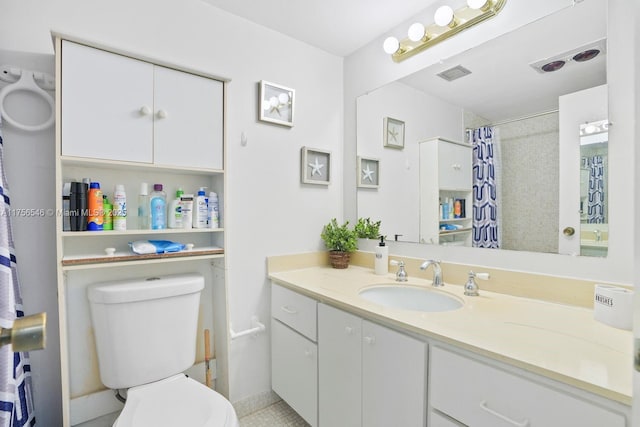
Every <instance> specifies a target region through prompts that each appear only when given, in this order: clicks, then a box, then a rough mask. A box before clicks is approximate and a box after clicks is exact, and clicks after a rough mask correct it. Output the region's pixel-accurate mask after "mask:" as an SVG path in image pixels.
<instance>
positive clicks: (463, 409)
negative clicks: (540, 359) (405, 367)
mask: <svg viewBox="0 0 640 427" xmlns="http://www.w3.org/2000/svg"><path fill="white" fill-rule="evenodd" d="M429 363H430V365H429V401H430V406H431V412H430V424H429V425H430V426H431V425H434V426H456V425H468V426H474V427H476V426H478V427H483V426H486V427H518V426H522V427H524V426H530V427H536V426H540V427H554V426H557V427H564V426H581V427H603V426H607V427H625V426H626V419H625V416H624V415H623V414H621V413H617V412H614V411H612V410H610V409H608V408H605V407H603V406H600V405H598V404H597V403H595V402H592V401H587V400H583V399H581V398H579V397H577V396H575V395H571V394H568V393H565V392H563V391H561V390H559V389H556V388H552V387H550V386H547V385H544V384H542V383H539V382H537V381H533V380H530V379H528V378H525V377H523V376H519V375H515V374H513V373H510V372H507V371H505V370H502V369H500V368H499V367H498V366H491V365H489V364H486V363H483V362H482V361H480V360H477V359H472V358H469V357H466V356H464V355H462V354H460V353H457V352H454V351H449V350H446V349H443V348H440V347H438V346H434V345H432V346H431V347H430V355H429ZM442 414H446V417H445V416H444V415H442ZM448 417H450V418H451V419H453V420H456V421H457V422H459V423H461V424H457V423H456V422H454V421H453V420H450V419H449V418H448Z"/></svg>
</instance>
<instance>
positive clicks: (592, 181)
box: [587, 156, 606, 224]
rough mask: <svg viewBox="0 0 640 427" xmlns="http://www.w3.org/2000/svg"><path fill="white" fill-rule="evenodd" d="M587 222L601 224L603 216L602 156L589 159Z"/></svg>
mask: <svg viewBox="0 0 640 427" xmlns="http://www.w3.org/2000/svg"><path fill="white" fill-rule="evenodd" d="M587 222H588V223H589V224H603V223H605V222H606V218H605V194H604V161H603V158H602V156H593V157H591V158H590V159H589V201H588V203H587Z"/></svg>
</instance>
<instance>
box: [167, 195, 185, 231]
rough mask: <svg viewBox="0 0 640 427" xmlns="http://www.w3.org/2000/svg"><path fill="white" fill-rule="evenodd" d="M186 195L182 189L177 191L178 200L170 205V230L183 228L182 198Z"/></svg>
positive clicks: (172, 201)
mask: <svg viewBox="0 0 640 427" xmlns="http://www.w3.org/2000/svg"><path fill="white" fill-rule="evenodd" d="M183 194H184V191H182V188H178V191H176V198H175V199H173V200H171V203H169V210H168V215H169V218H167V219H168V220H169V228H182V202H181V200H180V198H181V197H182V195H183Z"/></svg>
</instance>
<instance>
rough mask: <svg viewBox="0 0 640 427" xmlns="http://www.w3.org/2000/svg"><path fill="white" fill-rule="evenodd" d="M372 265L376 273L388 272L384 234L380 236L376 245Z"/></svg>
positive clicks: (387, 254) (387, 250)
mask: <svg viewBox="0 0 640 427" xmlns="http://www.w3.org/2000/svg"><path fill="white" fill-rule="evenodd" d="M374 267H375V272H376V274H378V275H384V274H387V273H389V248H388V247H387V245H386V244H385V242H384V236H380V243H378V246H376V259H375V262H374Z"/></svg>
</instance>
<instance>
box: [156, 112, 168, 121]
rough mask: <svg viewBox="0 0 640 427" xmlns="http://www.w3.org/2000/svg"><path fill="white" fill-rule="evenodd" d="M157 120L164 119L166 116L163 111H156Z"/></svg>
mask: <svg viewBox="0 0 640 427" xmlns="http://www.w3.org/2000/svg"><path fill="white" fill-rule="evenodd" d="M156 115H157V116H158V118H159V119H166V118H167V116H168V114H167V112H166V111H165V110H158V114H156Z"/></svg>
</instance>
